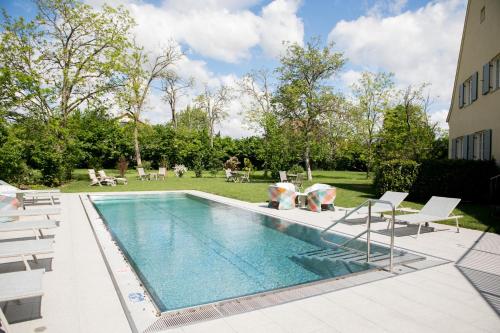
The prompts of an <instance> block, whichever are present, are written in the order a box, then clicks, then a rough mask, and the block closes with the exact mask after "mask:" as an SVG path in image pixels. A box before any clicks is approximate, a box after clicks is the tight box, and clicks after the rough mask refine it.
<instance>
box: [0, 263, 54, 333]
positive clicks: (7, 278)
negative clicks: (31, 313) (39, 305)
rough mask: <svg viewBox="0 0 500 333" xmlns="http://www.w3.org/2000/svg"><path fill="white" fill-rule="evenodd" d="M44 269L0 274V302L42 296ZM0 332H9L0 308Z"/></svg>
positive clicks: (7, 323)
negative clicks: (0, 324) (0, 326)
mask: <svg viewBox="0 0 500 333" xmlns="http://www.w3.org/2000/svg"><path fill="white" fill-rule="evenodd" d="M44 273H45V270H44V269H35V270H32V271H21V272H11V273H3V274H0V302H2V303H3V302H9V301H16V300H17V301H18V302H19V301H20V300H22V299H26V298H33V297H41V296H43V290H42V278H43V274H44ZM0 321H1V322H2V330H3V331H5V332H10V326H9V322H8V321H7V318H5V314H4V313H3V310H2V308H1V307H0Z"/></svg>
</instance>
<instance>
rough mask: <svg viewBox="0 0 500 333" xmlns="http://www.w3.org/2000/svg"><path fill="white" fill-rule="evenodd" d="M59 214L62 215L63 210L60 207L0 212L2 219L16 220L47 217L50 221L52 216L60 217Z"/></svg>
mask: <svg viewBox="0 0 500 333" xmlns="http://www.w3.org/2000/svg"><path fill="white" fill-rule="evenodd" d="M59 214H61V208H59V207H51V208H40V209H8V210H2V211H0V217H15V218H18V217H21V216H38V215H41V216H43V215H45V216H47V219H50V215H59ZM4 223H7V222H4ZM8 223H10V222H8Z"/></svg>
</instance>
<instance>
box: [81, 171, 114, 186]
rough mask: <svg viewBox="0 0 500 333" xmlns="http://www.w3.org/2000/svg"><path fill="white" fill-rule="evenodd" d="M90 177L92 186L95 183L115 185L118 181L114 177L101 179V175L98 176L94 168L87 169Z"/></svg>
mask: <svg viewBox="0 0 500 333" xmlns="http://www.w3.org/2000/svg"><path fill="white" fill-rule="evenodd" d="M87 171H88V174H89V177H90V186H94V185H99V186H102V184H104V185H109V186H115V185H116V182H115V181H114V180H112V179H106V178H105V179H100V178H99V177H97V176H96V174H95V170H94V169H87Z"/></svg>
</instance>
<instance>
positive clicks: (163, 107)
mask: <svg viewBox="0 0 500 333" xmlns="http://www.w3.org/2000/svg"><path fill="white" fill-rule="evenodd" d="M111 1H112V4H113V5H114V6H116V5H119V4H123V5H124V6H125V7H126V8H127V9H128V10H129V11H130V13H131V15H132V17H133V18H134V19H135V21H136V23H137V26H136V27H135V28H134V31H133V33H134V36H135V39H136V42H137V43H138V44H139V45H142V46H144V48H145V49H146V50H147V51H149V52H152V53H153V54H158V53H159V51H160V50H161V46H162V45H166V44H167V43H169V41H172V40H173V41H175V42H176V43H177V44H178V45H179V47H180V46H183V48H184V49H186V51H187V52H186V56H185V57H183V58H182V59H181V61H179V62H178V63H177V64H176V70H177V71H178V73H179V75H180V76H181V77H184V78H188V77H193V78H194V79H195V82H196V85H195V87H193V89H191V91H189V92H188V93H187V96H185V97H183V98H182V99H181V100H180V101H179V103H178V106H177V109H178V110H182V109H183V108H185V107H186V105H187V104H188V103H190V102H191V100H192V99H193V98H194V97H195V96H196V95H198V94H200V93H201V91H202V89H203V85H204V84H207V85H208V86H209V87H216V86H218V85H220V84H226V85H229V86H234V83H235V82H236V81H237V80H238V78H237V77H236V76H234V75H226V76H221V75H217V73H213V72H211V71H210V70H209V69H208V68H207V64H206V62H205V61H202V60H193V59H192V55H193V53H196V55H199V56H202V57H204V58H212V59H216V60H220V61H223V62H228V63H238V62H239V61H241V60H245V59H249V58H251V56H252V50H253V49H254V48H256V47H259V48H260V49H261V50H262V51H263V53H264V54H265V55H266V56H269V57H278V56H279V55H280V53H281V52H282V50H283V44H282V42H283V41H291V42H298V43H299V44H302V41H303V37H304V26H303V23H302V20H301V19H300V18H299V17H298V16H297V11H298V9H299V6H300V1H299V0H274V1H272V2H270V3H269V4H267V5H265V6H264V7H262V9H261V13H260V14H255V13H254V12H252V11H251V10H249V8H250V7H252V6H254V5H258V4H260V3H261V2H262V1H261V0H206V1H201V2H200V1H198V0H166V1H164V2H163V3H162V4H161V5H159V6H156V5H152V4H148V3H145V2H143V1H141V0H111ZM87 3H89V4H91V5H93V6H100V5H102V4H103V3H104V0H87ZM161 94H162V93H161V92H160V91H159V90H158V89H155V90H153V91H152V92H151V95H150V98H149V100H148V104H147V108H148V112H146V113H145V114H144V115H145V117H146V118H148V119H149V120H150V121H151V122H152V123H159V122H164V121H166V120H170V118H171V115H170V108H169V107H168V105H167V104H166V103H165V102H164V101H163V100H162V98H161ZM241 110H242V103H241V99H236V100H235V101H234V102H233V103H231V105H230V106H229V108H228V112H229V114H230V116H229V118H228V119H227V121H224V123H223V124H221V126H220V130H221V133H222V134H223V135H230V136H235V137H240V136H245V135H252V134H254V133H253V132H252V131H250V130H248V129H246V128H245V126H244V124H243V117H242V116H241Z"/></svg>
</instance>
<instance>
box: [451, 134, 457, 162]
mask: <svg viewBox="0 0 500 333" xmlns="http://www.w3.org/2000/svg"><path fill="white" fill-rule="evenodd" d="M450 158H452V159H456V158H457V139H453V140H451V156H450Z"/></svg>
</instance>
